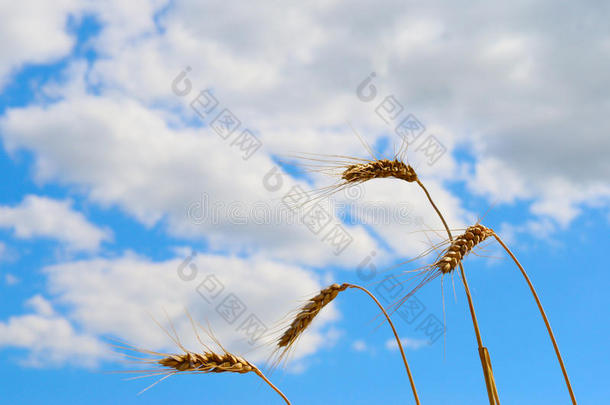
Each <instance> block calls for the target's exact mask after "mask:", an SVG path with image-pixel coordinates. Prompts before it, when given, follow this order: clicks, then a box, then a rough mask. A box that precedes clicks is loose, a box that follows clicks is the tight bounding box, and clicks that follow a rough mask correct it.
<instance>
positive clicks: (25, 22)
mask: <svg viewBox="0 0 610 405" xmlns="http://www.w3.org/2000/svg"><path fill="white" fill-rule="evenodd" d="M81 8H82V7H81V6H80V5H79V2H78V1H76V0H58V1H53V2H47V1H38V0H24V1H3V2H2V3H1V4H0V15H2V16H4V17H5V18H4V19H3V23H2V25H1V26H0V44H1V45H0V47H1V48H0V49H1V50H0V89H2V87H3V86H4V85H5V84H6V83H7V82H8V80H9V77H10V74H11V73H13V72H16V71H18V70H19V68H21V67H22V66H23V65H24V64H26V63H48V62H53V61H55V60H57V59H59V58H61V57H63V56H66V55H67V54H68V53H69V52H70V50H71V49H72V46H73V45H74V43H75V40H74V38H73V37H72V36H70V35H69V34H68V33H67V32H66V25H67V23H68V15H69V14H77V13H79V12H80V10H81Z"/></svg>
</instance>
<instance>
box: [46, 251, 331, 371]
mask: <svg viewBox="0 0 610 405" xmlns="http://www.w3.org/2000/svg"><path fill="white" fill-rule="evenodd" d="M181 264H182V265H183V267H182V268H183V269H184V270H183V273H179V272H178V269H179V267H180V266H181ZM190 264H194V265H195V266H196V271H197V273H196V274H195V276H194V278H192V279H190V278H188V277H187V278H185V279H183V278H181V277H180V274H184V275H185V277H186V276H187V275H189V274H191V273H190V271H191V268H190V267H189V265H190ZM44 272H45V274H46V275H47V277H48V292H49V294H50V295H51V296H52V297H53V300H54V301H56V302H57V303H58V304H61V305H62V306H63V307H65V308H67V317H68V318H69V319H70V320H71V321H72V322H73V323H74V324H76V325H79V327H80V328H81V329H83V330H84V331H86V332H87V333H89V334H91V335H95V336H99V335H104V336H107V335H111V336H116V337H118V338H120V339H122V340H125V341H128V342H130V343H132V344H134V345H137V346H138V347H146V348H150V349H163V350H172V349H173V350H177V349H176V347H175V346H174V345H173V344H172V343H171V341H170V340H169V338H168V337H167V336H166V335H165V334H164V333H163V331H162V330H161V329H160V328H159V327H158V326H157V325H156V324H155V323H154V322H153V320H152V319H151V316H153V317H154V318H155V319H157V320H159V321H160V322H161V323H162V324H165V326H166V327H167V322H166V320H165V315H164V312H167V314H168V315H169V317H170V319H171V320H172V322H173V324H174V326H175V327H176V330H177V331H178V334H179V336H180V337H181V339H183V340H184V342H187V346H189V347H190V348H192V349H193V350H197V349H198V348H199V346H198V345H196V342H195V340H194V333H193V330H192V328H191V325H190V323H189V321H188V318H187V316H186V314H185V309H187V310H188V311H189V312H190V313H191V314H192V315H193V317H194V318H195V319H196V320H197V321H198V322H200V323H201V324H203V325H204V326H205V325H207V322H208V321H209V323H210V325H211V327H212V330H213V332H214V334H215V335H216V336H217V337H218V338H219V339H220V340H221V342H222V343H223V345H225V347H227V348H230V349H231V350H234V351H237V352H240V353H247V354H248V356H249V358H252V359H253V360H256V361H260V360H265V359H266V358H267V356H268V355H269V351H268V349H270V348H271V346H269V345H267V346H265V347H264V348H263V350H262V351H261V350H259V351H255V352H252V349H253V348H254V347H257V346H259V345H260V344H261V343H262V342H268V341H269V340H270V339H272V338H274V337H275V338H277V337H278V336H279V335H278V334H277V333H278V331H281V329H282V328H283V327H285V326H287V325H288V324H289V323H290V318H289V317H288V318H286V317H285V316H286V315H287V314H289V313H290V311H292V310H295V309H297V308H298V307H299V306H300V305H301V303H302V301H303V300H304V299H307V298H308V297H310V296H312V295H315V294H316V293H317V291H319V290H320V288H321V285H320V284H319V283H318V280H317V277H315V276H314V275H313V274H312V273H310V272H308V271H305V270H303V269H300V268H298V267H295V266H289V265H284V264H279V263H275V262H272V261H268V260H265V259H262V258H256V257H251V258H244V259H240V258H231V257H223V256H215V255H203V254H202V255H196V256H195V257H194V258H193V259H192V262H191V261H187V262H185V261H184V259H182V258H175V259H172V260H167V261H162V262H153V261H150V260H148V259H146V258H143V257H139V256H136V255H133V254H126V255H124V256H122V257H119V258H116V259H101V258H99V259H91V260H82V261H74V262H68V263H61V264H57V265H54V266H49V267H47V268H45V270H44ZM203 282H205V284H204V285H202V283H203ZM214 286H216V287H218V288H216V287H214ZM216 293H218V295H216ZM231 297H237V298H238V300H239V301H240V302H241V303H242V304H243V305H244V306H245V309H243V311H244V312H243V313H240V315H239V317H238V318H237V319H236V320H232V319H231V317H229V318H230V319H229V320H228V321H227V320H226V319H225V318H223V317H222V315H221V314H220V313H219V312H218V311H217V309H218V308H219V307H220V308H225V305H223V303H227V302H232V299H233V298H231ZM225 300H228V301H225ZM37 305H38V304H37ZM240 311H241V310H240ZM229 315H230V313H229ZM250 315H254V316H256V317H257V318H258V319H259V320H260V321H261V322H262V323H263V324H264V325H265V326H266V327H267V328H268V330H269V333H270V331H271V330H274V331H275V333H274V334H272V335H269V336H266V337H264V338H261V339H260V340H257V341H256V344H255V346H252V345H250V343H249V342H248V339H249V337H248V334H247V333H246V332H244V331H243V330H239V329H240V326H241V325H242V324H243V323H244V322H245V321H246V319H248V317H249V316H250ZM337 316H338V313H337V312H336V310H335V309H334V307H333V306H329V307H328V308H325V310H324V311H323V312H322V313H320V316H319V319H316V321H315V322H314V324H313V325H312V328H311V330H309V331H308V333H307V334H305V335H304V336H303V339H302V340H301V341H300V342H299V345H298V346H297V350H296V352H295V359H298V358H301V357H303V356H306V355H310V354H312V353H314V352H316V351H317V350H319V349H320V348H322V347H327V346H328V344H329V342H330V341H334V340H336V339H337V332H336V331H334V330H333V329H330V330H326V329H325V326H326V325H327V324H328V322H329V321H331V320H333V319H336V318H337ZM280 320H283V321H282V322H280V323H278V322H279V321H280Z"/></svg>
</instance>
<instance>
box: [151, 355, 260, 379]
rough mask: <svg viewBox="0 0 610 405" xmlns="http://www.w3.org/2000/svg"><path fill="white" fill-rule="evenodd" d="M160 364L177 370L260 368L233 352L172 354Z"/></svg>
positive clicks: (205, 370) (245, 371)
mask: <svg viewBox="0 0 610 405" xmlns="http://www.w3.org/2000/svg"><path fill="white" fill-rule="evenodd" d="M157 363H158V364H159V365H161V366H163V367H166V368H170V369H174V370H177V371H193V372H202V373H224V372H229V373H240V374H243V373H248V372H251V371H256V370H258V369H257V368H256V366H255V365H253V364H252V363H250V362H249V361H247V360H245V359H244V358H242V357H239V356H235V355H233V354H231V353H223V354H218V353H213V352H203V353H193V352H186V353H183V354H170V355H169V356H166V357H164V358H162V359H160V360H159V361H158V362H157Z"/></svg>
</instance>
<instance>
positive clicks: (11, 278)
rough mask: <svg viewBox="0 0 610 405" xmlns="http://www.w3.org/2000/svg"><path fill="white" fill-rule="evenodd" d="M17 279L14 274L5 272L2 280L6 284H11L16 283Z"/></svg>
mask: <svg viewBox="0 0 610 405" xmlns="http://www.w3.org/2000/svg"><path fill="white" fill-rule="evenodd" d="M19 281H20V280H19V279H18V278H17V277H16V276H14V275H13V274H10V273H9V274H5V275H4V282H5V283H6V285H8V286H12V285H15V284H18V283H19Z"/></svg>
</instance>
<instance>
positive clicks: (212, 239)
mask: <svg viewBox="0 0 610 405" xmlns="http://www.w3.org/2000/svg"><path fill="white" fill-rule="evenodd" d="M0 127H2V129H3V131H2V132H3V133H4V134H5V141H6V146H7V148H8V149H9V150H11V151H15V150H16V149H19V148H26V149H34V150H36V151H37V160H36V175H37V177H38V180H39V181H41V182H48V181H58V182H61V183H66V184H70V185H75V186H77V187H79V189H84V190H87V191H88V195H89V197H90V198H91V199H92V200H93V201H95V202H97V203H99V204H101V205H103V206H110V205H118V206H119V207H121V208H122V209H123V210H124V211H126V212H128V213H129V214H131V215H132V216H134V217H136V218H137V219H138V220H139V221H140V222H142V223H143V224H145V225H147V226H152V225H153V224H155V223H157V222H158V221H160V220H161V219H165V220H166V221H167V223H168V225H169V231H170V232H171V233H173V234H175V235H178V236H181V237H185V236H186V237H191V238H197V239H199V238H201V237H204V238H206V240H207V241H208V242H209V245H210V246H211V248H212V249H213V250H222V251H227V250H229V251H234V252H243V251H247V252H257V251H262V250H264V251H265V252H266V254H267V255H269V256H271V257H276V258H280V259H283V260H290V261H291V262H296V263H307V264H311V265H318V266H322V265H325V264H328V263H336V264H341V265H346V266H353V265H355V264H357V263H358V262H359V260H360V259H361V257H360V254H359V253H358V252H363V251H369V250H370V249H372V248H375V247H376V243H375V242H374V240H373V239H372V238H371V236H370V235H368V234H367V233H366V232H365V231H364V230H363V229H362V228H361V227H358V226H354V227H351V228H350V229H349V232H350V234H351V235H352V237H353V242H352V244H351V245H350V246H349V247H348V250H346V251H345V253H344V254H341V255H338V256H337V255H334V254H333V250H332V247H331V246H330V245H329V243H328V242H323V241H322V239H323V236H324V233H320V234H319V235H318V234H314V233H312V232H311V231H310V230H309V229H308V228H307V227H305V226H304V225H302V224H300V223H297V222H296V221H294V219H293V220H292V222H289V221H287V220H286V219H285V218H277V215H276V218H272V219H271V220H267V219H266V218H261V217H260V216H259V217H256V216H252V215H250V214H251V213H252V212H254V213H256V212H259V211H260V210H259V211H256V210H255V208H256V207H257V206H258V207H263V212H264V213H266V214H273V213H275V214H278V215H279V213H280V212H281V211H280V210H281V209H282V207H283V206H282V204H281V197H282V196H283V195H285V194H287V193H288V192H289V191H290V189H291V187H292V185H296V184H299V183H298V182H296V181H293V180H291V179H290V177H289V176H287V175H285V174H284V176H283V177H284V180H283V186H282V188H281V189H280V190H279V191H275V192H270V191H267V190H266V189H265V186H264V184H263V180H264V178H265V176H266V174H267V173H269V171H270V170H271V169H272V168H273V167H274V166H275V163H274V162H273V161H272V159H271V158H270V157H269V156H266V155H264V154H262V153H261V154H258V153H257V154H255V155H253V156H252V158H251V159H248V160H244V159H242V155H241V154H240V153H239V151H238V150H237V149H236V148H235V147H231V145H230V143H229V142H225V141H223V140H222V139H221V138H220V137H219V136H217V135H216V133H214V132H213V131H211V130H209V129H207V130H194V129H186V128H181V129H172V128H169V127H168V126H167V124H166V122H165V121H164V120H163V115H162V114H157V113H156V112H155V111H154V110H151V109H147V108H145V107H144V106H143V105H141V104H140V103H138V102H135V101H133V100H114V99H110V98H101V97H90V96H81V98H78V99H76V98H75V99H73V100H71V101H65V102H60V103H57V104H54V105H52V106H51V107H48V108H38V107H30V108H26V109H19V110H12V111H10V112H9V113H8V114H7V115H6V116H5V117H4V119H3V120H2V121H1V122H0ZM49 134H52V136H49ZM67 145H71V146H70V147H69V148H68V147H66V146H67ZM72 150H78V151H79V153H78V154H74V153H73V152H72ZM100 151H104V153H100ZM301 185H302V186H303V187H307V185H305V184H303V183H301ZM205 196H207V197H205ZM202 198H207V201H205V202H203V201H202ZM196 204H204V205H206V207H207V208H208V209H206V213H207V216H206V217H205V218H201V220H200V221H199V218H195V219H196V220H195V219H194V218H193V217H187V213H188V212H191V211H189V210H191V209H195V208H197V207H195V205H196ZM283 211H284V214H285V215H286V214H287V212H286V210H285V209H284V210H283ZM289 218H290V216H289ZM331 226H332V225H329V226H328V229H330V228H331ZM323 232H328V231H327V230H325V231H323ZM295 252H298V254H295Z"/></svg>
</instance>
